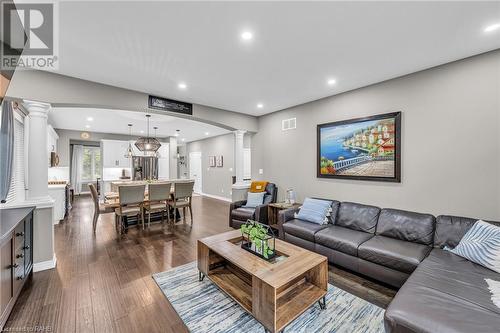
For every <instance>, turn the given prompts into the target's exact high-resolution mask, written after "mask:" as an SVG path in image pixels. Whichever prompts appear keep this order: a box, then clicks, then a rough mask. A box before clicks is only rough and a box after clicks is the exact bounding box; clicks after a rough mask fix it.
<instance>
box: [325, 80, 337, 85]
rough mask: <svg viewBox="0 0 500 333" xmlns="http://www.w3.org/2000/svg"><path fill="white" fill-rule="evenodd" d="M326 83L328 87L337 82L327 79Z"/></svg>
mask: <svg viewBox="0 0 500 333" xmlns="http://www.w3.org/2000/svg"><path fill="white" fill-rule="evenodd" d="M326 83H328V85H329V86H333V85H334V84H335V83H337V80H335V79H328V81H326Z"/></svg>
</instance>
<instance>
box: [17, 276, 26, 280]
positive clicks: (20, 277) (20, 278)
mask: <svg viewBox="0 0 500 333" xmlns="http://www.w3.org/2000/svg"><path fill="white" fill-rule="evenodd" d="M22 279H24V276H22V275H21V276H18V277H16V280H22Z"/></svg>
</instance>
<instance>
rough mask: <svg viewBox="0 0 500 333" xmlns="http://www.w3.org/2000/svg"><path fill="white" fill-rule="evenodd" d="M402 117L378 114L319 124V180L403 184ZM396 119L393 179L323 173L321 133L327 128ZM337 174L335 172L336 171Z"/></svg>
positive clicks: (399, 115)
mask: <svg viewBox="0 0 500 333" xmlns="http://www.w3.org/2000/svg"><path fill="white" fill-rule="evenodd" d="M401 117H402V112H401V111H397V112H390V113H384V114H377V115H373V116H367V117H361V118H354V119H347V120H340V121H334V122H329V123H324V124H319V125H317V127H316V135H317V141H316V146H317V156H316V177H317V178H334V179H351V180H365V181H381V182H392V183H400V182H401ZM387 119H394V134H393V138H394V169H393V176H392V177H385V176H369V175H367V176H363V175H348V174H325V173H322V172H321V158H322V156H321V143H322V142H321V131H322V129H325V128H332V127H338V126H345V125H353V124H359V123H364V122H371V121H380V120H387ZM334 172H335V171H334Z"/></svg>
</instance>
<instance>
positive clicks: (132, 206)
mask: <svg viewBox="0 0 500 333" xmlns="http://www.w3.org/2000/svg"><path fill="white" fill-rule="evenodd" d="M145 189H146V185H121V186H119V187H118V194H119V198H118V200H119V205H120V206H119V207H118V208H116V209H115V214H116V219H117V222H118V220H119V222H120V228H119V233H120V234H121V233H122V230H123V217H124V216H137V220H139V216H141V221H142V229H144V210H143V207H144V191H145Z"/></svg>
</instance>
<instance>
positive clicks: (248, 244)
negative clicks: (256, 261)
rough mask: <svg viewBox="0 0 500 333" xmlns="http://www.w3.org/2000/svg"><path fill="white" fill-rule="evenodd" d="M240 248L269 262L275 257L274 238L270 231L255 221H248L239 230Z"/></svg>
mask: <svg viewBox="0 0 500 333" xmlns="http://www.w3.org/2000/svg"><path fill="white" fill-rule="evenodd" d="M240 230H241V235H242V237H243V242H242V243H241V247H242V248H243V249H245V250H247V251H249V252H252V253H254V254H256V255H258V256H259V257H262V258H264V259H267V260H270V259H272V258H274V256H275V237H274V233H273V231H272V229H271V228H270V227H269V226H267V225H265V224H262V223H259V222H257V221H251V220H248V221H247V222H246V223H245V224H243V225H242V226H241V228H240Z"/></svg>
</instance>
